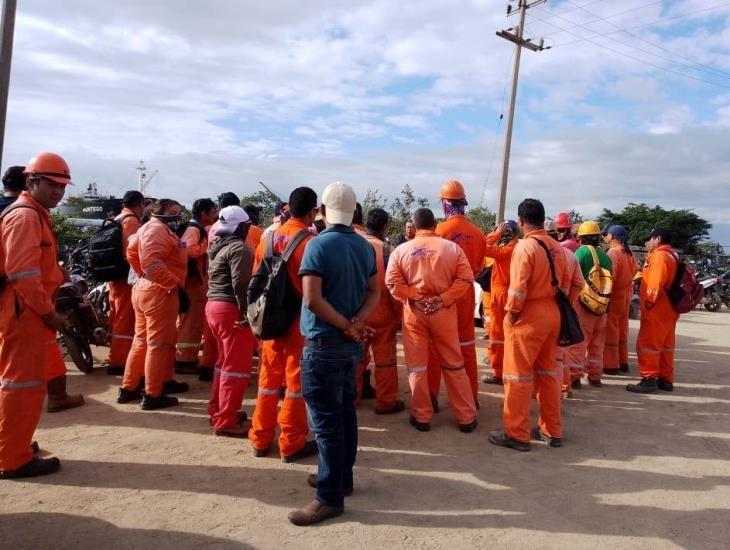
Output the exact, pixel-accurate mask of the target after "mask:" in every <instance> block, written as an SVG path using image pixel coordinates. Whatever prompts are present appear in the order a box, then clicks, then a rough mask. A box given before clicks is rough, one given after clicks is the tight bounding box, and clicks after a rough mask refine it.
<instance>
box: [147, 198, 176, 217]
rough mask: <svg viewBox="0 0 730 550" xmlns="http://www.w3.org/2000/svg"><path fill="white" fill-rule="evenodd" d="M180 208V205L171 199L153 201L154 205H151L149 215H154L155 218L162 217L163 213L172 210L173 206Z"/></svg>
mask: <svg viewBox="0 0 730 550" xmlns="http://www.w3.org/2000/svg"><path fill="white" fill-rule="evenodd" d="M176 205H177V206H180V203H179V202H177V201H176V200H172V199H158V200H157V201H155V204H153V205H152V209H151V210H150V214H154V215H156V216H162V215H164V213H165V211H166V210H167V209H168V208H172V207H173V206H176Z"/></svg>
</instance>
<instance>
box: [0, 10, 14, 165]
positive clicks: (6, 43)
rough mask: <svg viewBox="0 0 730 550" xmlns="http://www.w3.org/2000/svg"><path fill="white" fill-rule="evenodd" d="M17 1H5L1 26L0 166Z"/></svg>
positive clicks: (0, 162) (0, 163) (3, 146)
mask: <svg viewBox="0 0 730 550" xmlns="http://www.w3.org/2000/svg"><path fill="white" fill-rule="evenodd" d="M15 7H16V0H3V12H2V21H0V24H1V25H2V27H1V28H0V35H1V37H2V42H1V43H0V166H2V160H3V150H4V148H5V117H6V115H7V112H8V94H9V91H10V62H11V61H12V60H13V36H14V34H15Z"/></svg>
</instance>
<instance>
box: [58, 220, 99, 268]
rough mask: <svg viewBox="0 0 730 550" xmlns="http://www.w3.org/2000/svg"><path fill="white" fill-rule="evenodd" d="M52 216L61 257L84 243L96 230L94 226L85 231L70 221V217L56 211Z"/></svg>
mask: <svg viewBox="0 0 730 550" xmlns="http://www.w3.org/2000/svg"><path fill="white" fill-rule="evenodd" d="M51 216H52V219H53V232H54V233H55V234H56V239H57V240H58V248H59V250H60V251H61V258H64V257H65V255H66V253H67V252H69V251H71V250H73V249H74V248H75V247H76V246H78V245H80V244H82V243H83V242H84V241H85V240H86V239H88V238H89V236H90V235H91V233H93V232H94V229H93V228H89V230H87V231H83V230H82V228H80V227H76V226H75V225H72V224H71V223H70V222H69V221H68V217H67V216H64V215H62V214H55V213H54V214H52V215H51Z"/></svg>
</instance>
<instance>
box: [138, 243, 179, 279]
mask: <svg viewBox="0 0 730 550" xmlns="http://www.w3.org/2000/svg"><path fill="white" fill-rule="evenodd" d="M145 237H146V238H145V239H144V243H143V249H142V254H141V258H140V264H141V267H142V272H143V273H144V274H145V277H146V278H147V279H149V280H150V281H152V282H153V283H157V284H158V285H160V286H161V287H163V288H167V289H172V288H175V287H176V286H179V285H180V284H182V283H183V282H184V281H181V280H180V279H179V278H178V277H176V276H175V274H174V273H173V272H172V271H170V269H169V268H168V267H167V258H168V257H169V256H170V255H171V254H172V253H174V252H176V251H174V250H172V247H173V246H174V244H173V242H172V239H168V238H167V237H168V236H167V235H165V234H164V233H163V230H158V231H157V234H156V235H155V234H152V235H145ZM179 248H185V243H183V242H179Z"/></svg>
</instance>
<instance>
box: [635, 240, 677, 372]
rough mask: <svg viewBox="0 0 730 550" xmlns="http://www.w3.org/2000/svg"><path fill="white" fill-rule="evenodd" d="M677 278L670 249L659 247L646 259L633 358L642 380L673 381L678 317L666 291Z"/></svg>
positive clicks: (674, 258)
mask: <svg viewBox="0 0 730 550" xmlns="http://www.w3.org/2000/svg"><path fill="white" fill-rule="evenodd" d="M676 274H677V258H676V256H675V255H674V252H673V251H672V248H671V247H670V246H669V245H661V246H660V247H659V248H657V249H656V250H654V251H653V252H652V253H650V254H649V256H647V258H646V264H645V266H644V269H643V270H642V272H641V290H640V292H639V297H640V306H641V324H640V326H639V335H638V337H637V338H636V354H637V356H638V357H639V372H640V373H641V376H642V378H657V377H661V378H663V379H664V380H666V381H668V382H673V381H674V339H675V334H674V332H675V330H676V328H677V320H678V319H679V313H677V311H676V310H675V309H674V306H673V305H672V302H671V301H670V300H669V296H667V291H666V289H667V288H669V287H671V286H672V283H673V282H674V277H675V276H676Z"/></svg>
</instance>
